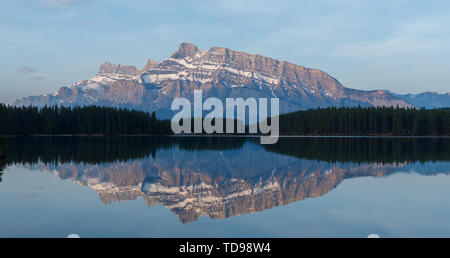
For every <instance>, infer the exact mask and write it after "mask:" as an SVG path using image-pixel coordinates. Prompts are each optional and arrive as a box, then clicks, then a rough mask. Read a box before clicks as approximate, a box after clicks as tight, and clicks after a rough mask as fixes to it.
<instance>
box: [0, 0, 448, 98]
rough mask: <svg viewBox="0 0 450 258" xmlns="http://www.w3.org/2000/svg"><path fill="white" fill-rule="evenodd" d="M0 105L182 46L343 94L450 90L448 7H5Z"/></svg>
mask: <svg viewBox="0 0 450 258" xmlns="http://www.w3.org/2000/svg"><path fill="white" fill-rule="evenodd" d="M0 35H1V37H0V78H1V81H0V102H6V103H12V102H13V101H14V100H15V99H16V98H19V97H22V96H28V95H38V94H42V93H50V92H53V91H56V90H57V89H58V88H59V87H61V86H68V85H70V84H72V83H73V82H75V81H78V80H83V79H88V78H90V77H92V76H93V75H94V74H95V73H96V72H97V71H98V67H99V65H100V64H102V63H103V62H105V61H111V62H112V63H120V64H131V65H135V66H137V67H142V66H143V65H144V64H145V62H146V60H147V58H153V59H155V60H158V61H161V60H164V59H165V58H167V57H168V56H169V55H170V54H171V53H172V52H174V51H175V50H176V49H177V47H178V45H179V44H180V43H181V42H192V43H194V44H196V45H197V46H198V47H200V48H202V49H208V48H209V47H211V46H223V47H228V48H231V49H236V50H241V51H246V52H250V53H257V54H261V55H265V56H269V57H273V58H276V59H280V60H286V61H289V62H292V63H296V64H300V65H304V66H307V67H312V68H317V69H321V70H324V71H326V72H328V73H329V74H331V75H332V76H334V77H335V78H337V79H338V80H339V81H340V82H341V83H342V84H344V85H345V86H346V87H351V88H356V89H389V90H392V91H395V92H399V93H406V92H411V93H417V92H422V91H437V92H449V91H450V47H449V46H450V1H446V0H442V1H433V0H431V1H408V0H397V1H384V0H382V1H373V0H367V1H365V0H341V1H339V0H322V1H321V0H318V1H286V0H278V1H266V0H247V1H246V0H218V1H206V0H195V1H193V0H192V1H181V0H179V1H173V0H165V1H153V0H145V1H144V0H142V1H141V0H134V1H125V0H109V1H106V0H3V1H2V3H1V7H0Z"/></svg>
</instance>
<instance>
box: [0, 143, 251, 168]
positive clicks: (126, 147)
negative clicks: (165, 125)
mask: <svg viewBox="0 0 450 258" xmlns="http://www.w3.org/2000/svg"><path fill="white" fill-rule="evenodd" d="M0 139H1V138H0ZM2 141H3V143H2V142H1V140H0V165H1V164H3V165H4V164H8V165H10V164H22V165H25V164H36V163H39V162H42V163H44V164H46V165H48V164H51V165H56V164H59V163H72V162H73V163H84V164H89V165H97V164H106V163H112V162H126V161H129V160H135V159H143V158H148V157H150V156H151V157H153V158H155V157H156V153H157V151H158V150H165V149H170V148H175V147H178V148H179V149H180V150H184V151H206V150H232V149H239V148H241V147H242V146H243V144H244V142H245V138H229V137H172V136H167V137H159V136H158V137H156V136H149V137H146V136H111V137H95V136H94V137H78V136H74V137H66V136H53V137H51V136H46V137H32V136H24V137H22V136H19V137H5V138H3V139H2ZM3 167H4V166H3ZM1 168H2V167H1V166H0V171H1V170H2V169H1Z"/></svg>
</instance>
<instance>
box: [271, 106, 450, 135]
mask: <svg viewBox="0 0 450 258" xmlns="http://www.w3.org/2000/svg"><path fill="white" fill-rule="evenodd" d="M280 135H340V136H345V135H355V136H360V135H364V136H371V135H373V136H385V135H386V136H443V135H447V136H448V135H450V108H440V109H415V108H406V109H405V108H398V107H397V108H394V107H366V108H362V107H352V108H347V107H343V108H335V107H331V108H319V109H311V110H305V111H298V112H294V113H289V114H284V115H281V116H280Z"/></svg>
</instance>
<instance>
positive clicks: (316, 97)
mask: <svg viewBox="0 0 450 258" xmlns="http://www.w3.org/2000/svg"><path fill="white" fill-rule="evenodd" d="M197 89H201V90H202V91H203V95H204V97H205V98H206V97H217V98H220V99H225V98H227V97H232V98H236V97H243V98H244V99H245V98H248V97H256V98H258V97H265V98H270V97H278V98H280V111H281V112H282V113H285V112H291V111H296V110H300V109H308V108H317V107H328V106H338V107H340V106H356V105H361V106H397V105H398V106H400V107H408V106H412V105H410V104H408V103H406V102H405V101H403V100H402V99H400V98H398V97H396V96H394V95H392V94H388V93H387V92H385V91H381V90H375V91H361V90H354V89H349V88H345V87H344V86H343V85H341V84H340V83H339V82H338V81H337V80H336V79H335V78H333V77H331V76H330V75H329V74H327V73H325V72H322V71H319V70H316V69H310V68H306V67H303V66H300V65H295V64H291V63H289V62H285V61H278V60H275V59H272V58H268V57H264V56H261V55H254V54H248V53H244V52H239V51H235V50H231V49H228V48H223V47H212V48H210V49H208V50H206V51H203V50H201V49H199V48H197V47H196V46H195V45H193V44H190V43H182V44H181V45H180V46H179V48H178V50H177V51H175V52H174V53H173V54H172V55H171V56H170V57H169V58H168V59H166V60H164V61H163V62H161V63H158V62H156V61H153V60H151V59H149V61H148V62H147V64H146V65H145V67H144V68H143V69H142V70H140V69H137V68H136V67H134V66H125V65H113V64H111V63H109V62H107V63H104V64H102V65H101V67H100V70H99V73H98V74H97V75H96V76H95V77H94V78H91V79H90V80H85V81H80V82H77V83H74V84H73V85H72V86H70V87H63V88H61V89H60V90H59V91H58V92H55V93H52V94H46V95H41V96H33V97H27V98H23V99H20V100H17V101H16V102H15V105H37V106H42V105H54V104H58V105H66V106H73V105H92V104H95V105H104V106H116V107H128V108H133V109H139V110H146V111H157V114H158V115H160V116H163V117H170V116H171V114H172V112H171V111H170V104H171V102H172V100H173V99H174V98H177V97H188V98H191V99H192V94H193V91H194V90H197Z"/></svg>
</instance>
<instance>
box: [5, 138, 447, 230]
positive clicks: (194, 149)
mask: <svg viewBox="0 0 450 258" xmlns="http://www.w3.org/2000/svg"><path fill="white" fill-rule="evenodd" d="M0 148H1V149H0V155H2V154H3V155H4V156H5V157H4V158H2V159H0V170H2V172H0V175H1V180H2V181H1V182H0V207H1V208H0V209H1V212H0V237H66V236H67V235H68V234H71V233H76V234H79V235H80V236H81V237H366V236H367V235H369V234H371V233H376V234H379V235H381V236H382V237H450V176H449V173H450V139H448V138H426V139H421V138H282V139H280V141H279V142H278V144H276V145H266V146H264V145H260V144H259V139H258V138H242V137H241V138H232V137H224V138H218V137H214V138H213V137H186V138H177V137H92V138H88V137H15V138H4V139H3V144H2V146H1V147H0Z"/></svg>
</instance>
